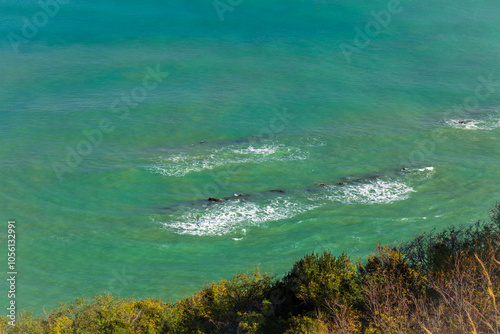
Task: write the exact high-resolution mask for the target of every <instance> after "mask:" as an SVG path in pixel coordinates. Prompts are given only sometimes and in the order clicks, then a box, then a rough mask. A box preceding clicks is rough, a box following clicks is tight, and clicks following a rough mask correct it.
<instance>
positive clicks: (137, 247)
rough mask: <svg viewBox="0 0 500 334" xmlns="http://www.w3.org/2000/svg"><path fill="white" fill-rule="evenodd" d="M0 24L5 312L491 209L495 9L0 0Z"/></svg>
mask: <svg viewBox="0 0 500 334" xmlns="http://www.w3.org/2000/svg"><path fill="white" fill-rule="evenodd" d="M0 18H1V20H0V36H2V42H1V43H0V54H1V57H0V74H1V75H0V185H1V186H0V239H1V245H2V252H3V253H1V254H0V258H1V261H0V268H1V269H0V271H3V272H5V276H7V274H6V273H7V271H9V270H8V268H7V249H6V248H7V247H6V240H7V221H8V220H15V221H16V226H17V227H16V270H17V273H18V274H17V281H16V284H17V285H16V305H17V307H18V308H27V309H31V310H32V311H34V312H35V313H37V314H39V313H41V312H42V310H43V308H45V309H46V310H50V309H51V308H53V307H55V306H56V305H58V302H59V301H63V302H69V301H71V300H73V299H74V298H76V297H80V296H82V295H85V296H87V297H91V296H93V295H97V294H103V293H106V292H110V293H112V294H113V295H116V296H121V297H130V296H135V297H136V298H146V297H157V298H161V299H163V300H170V301H175V300H176V299H179V298H182V297H183V296H187V295H189V294H191V293H192V292H194V291H195V290H198V289H200V288H201V287H202V285H203V284H204V283H208V282H211V281H213V280H218V279H219V278H229V277H231V276H232V275H233V274H235V273H237V272H239V271H246V270H247V269H249V268H251V266H252V265H260V267H261V270H262V271H267V272H272V273H276V274H277V275H283V274H284V273H285V272H286V271H287V270H288V269H289V268H290V267H291V265H292V263H293V262H294V261H295V260H296V259H299V258H301V257H302V256H304V255H305V254H306V253H310V252H312V251H313V250H314V251H322V250H326V249H330V250H331V251H332V252H333V253H334V254H336V255H340V254H341V253H342V252H343V251H346V252H348V254H349V255H351V256H354V257H357V256H365V255H367V254H368V253H369V252H370V251H371V250H372V249H373V248H374V247H375V246H376V245H377V243H381V244H387V243H390V244H392V243H393V242H396V241H401V240H405V239H406V240H408V239H409V238H411V237H412V236H415V235H416V234H418V233H419V232H423V231H429V230H431V229H433V228H436V229H443V228H445V227H447V226H449V225H451V224H455V225H459V224H471V223H473V222H475V221H477V220H479V219H487V218H488V208H489V207H491V206H492V205H494V204H495V203H496V201H498V200H500V187H499V185H500V168H499V163H500V58H499V55H500V5H499V3H498V2H495V1H472V0H454V1H451V0H442V1H437V2H436V1H427V0H423V1H403V0H401V1H400V2H399V1H395V0H391V1H380V0H375V1H347V0H336V1H333V0H332V1H326V0H313V1H305V0H297V1H283V0H278V1H263V0H254V1H249V0H243V1H241V0H231V1H229V0H220V1H214V2H213V1H211V0H206V1H199V0H192V1H179V0H171V1H159V0H158V1H156V0H143V1H123V0H122V1H118V0H99V1H97V0H86V1H83V0H64V1H63V0H60V1H59V2H55V1H47V2H41V4H40V3H39V2H38V1H35V0H29V1H28V0H24V1H14V0H1V1H0ZM461 122H463V123H461ZM403 168H404V169H403ZM339 183H342V184H339ZM240 194H241V196H240ZM208 198H214V199H221V201H208ZM2 226H3V227H2ZM2 254H3V255H2ZM2 286H3V288H2V291H0V302H1V304H2V305H4V307H7V305H8V304H7V303H8V299H7V291H8V288H9V287H8V285H7V283H6V281H4V284H3V285H2Z"/></svg>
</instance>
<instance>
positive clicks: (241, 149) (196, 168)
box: [148, 143, 307, 177]
mask: <svg viewBox="0 0 500 334" xmlns="http://www.w3.org/2000/svg"><path fill="white" fill-rule="evenodd" d="M306 158H307V153H304V152H302V151H301V150H300V149H299V148H296V147H287V146H285V145H283V144H275V143H267V144H263V145H260V146H259V145H258V144H253V145H248V144H247V145H246V146H242V145H241V144H240V145H230V146H226V147H223V148H211V149H208V150H205V151H203V152H200V151H199V150H197V151H196V152H192V154H188V153H186V152H184V153H172V154H170V155H166V156H159V157H158V158H157V159H154V162H153V164H152V165H150V166H148V169H149V170H150V171H151V172H153V173H158V174H162V175H165V176H175V177H181V176H184V175H186V174H188V173H194V172H200V171H203V170H210V169H214V168H217V167H220V166H224V165H230V164H245V163H265V162H268V161H291V160H304V159H306Z"/></svg>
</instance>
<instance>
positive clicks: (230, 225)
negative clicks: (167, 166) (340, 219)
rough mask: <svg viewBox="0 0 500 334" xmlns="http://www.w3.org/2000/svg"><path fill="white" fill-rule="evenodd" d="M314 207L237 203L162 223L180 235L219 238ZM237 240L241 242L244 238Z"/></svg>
mask: <svg viewBox="0 0 500 334" xmlns="http://www.w3.org/2000/svg"><path fill="white" fill-rule="evenodd" d="M313 208H314V206H313V205H304V204H299V203H296V202H292V201H290V200H288V199H283V198H277V199H274V200H272V201H270V202H268V203H261V204H258V203H254V202H247V201H239V200H237V201H230V202H224V203H217V204H213V205H206V206H203V207H200V208H189V211H188V212H184V213H181V215H180V216H177V217H175V218H174V217H172V218H173V219H172V220H169V221H162V222H160V224H161V225H163V227H164V228H166V229H169V230H172V231H174V232H175V233H177V234H189V235H197V236H216V235H224V234H228V233H231V232H236V231H239V232H241V233H242V234H243V235H245V234H246V230H245V229H244V228H245V227H248V226H258V225H262V224H263V223H265V222H268V221H277V220H281V219H287V218H291V217H293V216H295V215H297V214H300V213H302V212H305V211H308V210H311V209H313ZM234 240H241V236H240V238H234Z"/></svg>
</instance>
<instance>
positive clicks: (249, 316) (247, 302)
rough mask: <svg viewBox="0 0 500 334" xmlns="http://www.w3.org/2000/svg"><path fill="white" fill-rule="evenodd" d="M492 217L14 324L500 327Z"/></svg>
mask: <svg viewBox="0 0 500 334" xmlns="http://www.w3.org/2000/svg"><path fill="white" fill-rule="evenodd" d="M490 216H491V220H490V221H488V222H477V223H476V224H474V225H471V226H466V227H450V228H448V229H447V230H445V231H442V232H439V233H436V232H435V231H431V232H429V233H424V234H421V235H419V236H417V237H415V238H414V239H412V240H411V241H409V242H406V243H403V244H400V245H398V246H394V247H389V246H378V247H377V249H376V250H375V251H374V252H373V253H372V254H370V255H369V256H368V258H367V259H366V260H365V261H361V260H356V261H352V260H351V259H350V258H349V257H348V256H347V255H346V254H342V255H340V256H334V255H332V254H331V253H330V252H329V251H328V252H323V253H314V252H313V253H312V254H309V255H306V256H305V257H304V258H302V259H300V260H298V261H296V262H295V263H294V265H293V267H292V269H291V270H290V271H289V272H288V273H287V274H286V275H285V276H284V277H282V278H281V279H277V278H275V277H273V276H270V275H268V274H262V273H260V271H259V269H258V268H254V269H253V270H251V271H249V272H247V273H240V274H237V275H235V276H234V277H233V278H231V279H229V280H221V281H219V282H214V283H211V284H209V285H207V286H205V287H204V288H203V289H201V290H200V291H199V292H197V293H195V294H193V295H192V296H190V297H188V298H185V299H182V300H179V301H178V302H176V303H165V302H162V301H160V300H157V299H146V300H135V299H118V298H116V297H113V296H111V295H102V296H96V297H94V298H91V299H89V300H86V299H85V298H79V299H76V300H75V301H74V302H72V303H70V304H67V305H66V304H61V305H60V306H59V307H58V308H56V309H54V310H52V311H51V312H50V313H48V314H46V315H44V316H41V317H33V314H32V313H30V312H27V311H23V312H22V313H21V314H20V315H19V317H18V319H17V320H16V326H15V327H12V326H10V325H8V324H7V322H8V320H7V318H2V319H1V321H0V331H1V332H2V333H3V332H6V333H22V334H26V333H36V334H38V333H61V334H62V333H92V334H93V333H289V334H292V333H294V334H295V333H373V334H374V333H381V334H386V333H426V334H429V333H499V332H500V312H499V310H498V302H497V301H498V300H500V262H499V261H498V259H499V258H500V257H499V250H500V247H499V246H500V205H496V206H495V207H493V209H492V210H491V211H490Z"/></svg>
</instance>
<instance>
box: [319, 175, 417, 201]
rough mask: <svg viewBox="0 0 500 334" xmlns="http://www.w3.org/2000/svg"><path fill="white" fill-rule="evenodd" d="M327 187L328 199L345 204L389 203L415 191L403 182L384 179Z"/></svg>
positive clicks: (405, 197) (403, 198) (404, 197)
mask: <svg viewBox="0 0 500 334" xmlns="http://www.w3.org/2000/svg"><path fill="white" fill-rule="evenodd" d="M325 188H327V191H328V195H326V199H327V200H328V201H332V202H340V203H343V204H387V203H392V202H395V201H402V200H405V199H407V198H408V197H410V194H411V193H412V192H414V191H415V190H413V188H412V187H409V186H407V185H406V184H404V183H403V182H399V181H383V180H373V181H369V182H363V183H355V184H345V185H341V186H340V185H339V186H326V187H325Z"/></svg>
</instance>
